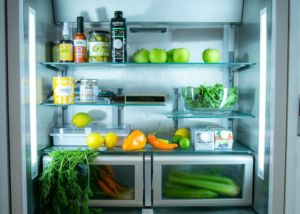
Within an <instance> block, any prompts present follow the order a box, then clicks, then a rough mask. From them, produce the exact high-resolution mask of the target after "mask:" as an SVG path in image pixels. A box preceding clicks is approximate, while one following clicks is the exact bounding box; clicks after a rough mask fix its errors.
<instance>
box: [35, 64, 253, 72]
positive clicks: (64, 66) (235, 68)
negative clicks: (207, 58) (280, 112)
mask: <svg viewBox="0 0 300 214" xmlns="http://www.w3.org/2000/svg"><path fill="white" fill-rule="evenodd" d="M40 64H42V65H45V66H47V67H49V68H51V69H54V70H62V69H63V70H65V69H67V68H70V67H84V66H94V67H96V66H97V67H98V66H103V67H152V66H153V67H155V66H159V67H161V68H168V67H171V68H173V67H182V68H190V67H205V68H210V67H213V68H214V67H216V68H230V69H231V70H232V71H240V70H244V69H246V68H248V67H250V66H254V65H256V63H254V62H219V63H204V62H189V63H134V62H126V63H111V62H99V63H97V62H95V63H88V62H86V63H73V62H68V63H61V62H41V63H40Z"/></svg>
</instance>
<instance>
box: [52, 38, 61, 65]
mask: <svg viewBox="0 0 300 214" xmlns="http://www.w3.org/2000/svg"><path fill="white" fill-rule="evenodd" d="M52 62H59V41H54V42H53V43H52Z"/></svg>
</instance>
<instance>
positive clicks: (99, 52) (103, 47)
mask: <svg viewBox="0 0 300 214" xmlns="http://www.w3.org/2000/svg"><path fill="white" fill-rule="evenodd" d="M88 52H89V62H109V60H110V59H109V55H110V46H109V33H108V31H100V30H93V31H90V33H89V49H88Z"/></svg>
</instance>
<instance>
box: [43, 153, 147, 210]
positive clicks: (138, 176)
mask: <svg viewBox="0 0 300 214" xmlns="http://www.w3.org/2000/svg"><path fill="white" fill-rule="evenodd" d="M49 161H51V158H50V157H49V156H44V157H43V165H44V166H45V165H46V164H47V163H48V162H49ZM88 170H89V172H90V173H88ZM88 174H89V175H90V177H89V179H88V177H87V175H88ZM78 179H80V183H81V184H83V185H86V184H87V182H88V181H89V183H90V188H91V190H92V196H91V197H90V201H89V204H90V206H93V207H115V206H120V207H142V206H143V155H99V156H98V157H97V158H96V159H95V160H94V161H93V162H92V163H90V166H89V168H88V167H87V166H86V165H84V164H82V165H78Z"/></svg>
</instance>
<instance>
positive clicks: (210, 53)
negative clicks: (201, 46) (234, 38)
mask: <svg viewBox="0 0 300 214" xmlns="http://www.w3.org/2000/svg"><path fill="white" fill-rule="evenodd" d="M220 58H221V56H220V52H219V51H218V50H217V49H210V48H207V49H205V50H204V51H203V53H202V59H203V61H204V62H207V63H216V62H219V61H220Z"/></svg>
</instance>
